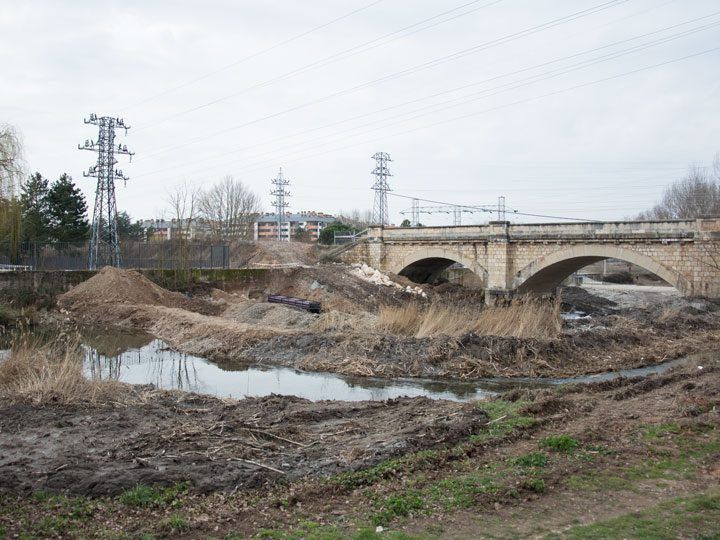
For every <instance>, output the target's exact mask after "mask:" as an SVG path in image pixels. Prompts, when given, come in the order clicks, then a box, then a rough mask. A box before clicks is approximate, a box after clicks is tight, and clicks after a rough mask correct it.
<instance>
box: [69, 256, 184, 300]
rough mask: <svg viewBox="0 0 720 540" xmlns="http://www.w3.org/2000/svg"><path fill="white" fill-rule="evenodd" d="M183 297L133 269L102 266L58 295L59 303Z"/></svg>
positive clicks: (179, 298)
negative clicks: (96, 271) (98, 270)
mask: <svg viewBox="0 0 720 540" xmlns="http://www.w3.org/2000/svg"><path fill="white" fill-rule="evenodd" d="M184 299H185V297H184V296H183V295H182V294H180V293H174V292H170V291H168V290H166V289H163V288H162V287H160V286H159V285H156V284H155V283H153V282H152V281H150V280H149V279H148V278H146V277H145V276H143V275H142V274H140V273H139V272H136V271H135V270H123V269H120V268H113V267H112V266H106V267H105V268H103V269H102V270H100V272H98V273H97V274H95V275H94V276H93V277H91V278H90V279H88V280H87V281H84V282H82V283H80V284H79V285H77V286H76V287H75V288H73V289H72V290H70V291H68V292H67V293H65V294H63V295H62V296H61V297H60V304H61V305H62V306H63V307H72V306H77V305H83V304H84V305H87V304H98V303H108V304H136V305H152V306H168V307H170V306H176V305H179V304H181V303H182V301H183V300H184Z"/></svg>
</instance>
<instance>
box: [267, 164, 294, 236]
mask: <svg viewBox="0 0 720 540" xmlns="http://www.w3.org/2000/svg"><path fill="white" fill-rule="evenodd" d="M270 182H271V183H272V185H273V186H274V187H273V190H272V191H271V192H270V195H273V196H274V197H275V200H274V201H273V206H274V207H275V216H276V217H277V238H278V240H283V233H282V225H283V223H284V222H285V209H286V208H287V207H288V206H290V203H288V202H287V200H286V197H290V192H289V191H287V190H286V189H285V186H289V185H290V180H286V179H285V177H284V176H283V172H282V167H280V171H279V172H278V175H277V177H276V178H273V179H272V180H271V181H270ZM287 240H290V225H289V224H288V234H287Z"/></svg>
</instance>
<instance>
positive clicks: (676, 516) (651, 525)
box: [548, 490, 720, 540]
mask: <svg viewBox="0 0 720 540" xmlns="http://www.w3.org/2000/svg"><path fill="white" fill-rule="evenodd" d="M679 537H682V538H708V539H709V538H720V491H717V490H715V491H712V492H709V493H705V494H702V495H696V496H692V497H684V498H678V499H673V500H670V501H666V502H663V503H660V504H658V505H657V506H655V507H654V508H650V509H647V510H644V511H642V512H633V513H629V514H625V515H622V516H618V517H615V518H612V519H607V520H602V521H598V522H596V523H592V524H590V525H580V526H575V527H572V528H571V529H569V530H567V531H565V532H564V533H562V534H560V535H550V536H548V538H567V539H570V540H572V539H590V540H591V539H606V538H643V539H648V540H649V539H664V538H679Z"/></svg>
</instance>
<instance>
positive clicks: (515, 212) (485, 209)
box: [388, 191, 596, 223]
mask: <svg viewBox="0 0 720 540" xmlns="http://www.w3.org/2000/svg"><path fill="white" fill-rule="evenodd" d="M388 195H390V196H392V197H399V198H402V199H411V200H412V199H414V200H417V201H422V202H429V203H432V204H438V205H442V206H457V207H459V208H469V209H473V210H476V211H479V212H486V213H495V212H497V205H495V206H494V208H490V207H491V206H493V205H470V204H456V203H449V202H446V201H436V200H432V199H423V198H422V197H413V196H412V195H402V194H400V193H395V192H392V191H389V192H388ZM505 211H506V212H507V213H510V214H513V215H516V216H527V217H541V218H548V219H564V220H570V221H585V222H590V223H592V222H593V221H596V220H591V219H583V218H574V217H568V216H550V215H545V214H533V213H528V212H521V211H519V210H515V209H512V208H507V207H506V209H505Z"/></svg>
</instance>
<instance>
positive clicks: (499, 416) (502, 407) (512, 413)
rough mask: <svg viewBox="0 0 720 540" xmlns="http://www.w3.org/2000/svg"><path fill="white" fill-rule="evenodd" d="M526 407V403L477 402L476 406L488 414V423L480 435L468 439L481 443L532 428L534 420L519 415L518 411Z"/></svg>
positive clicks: (502, 401) (500, 400)
mask: <svg viewBox="0 0 720 540" xmlns="http://www.w3.org/2000/svg"><path fill="white" fill-rule="evenodd" d="M526 405H528V402H527V401H504V400H502V399H496V400H493V401H478V402H477V406H478V407H479V408H481V409H482V410H483V411H485V412H486V413H487V414H488V417H489V418H490V420H489V423H488V425H487V426H485V428H484V429H483V431H482V432H481V433H478V434H476V435H473V436H471V437H470V441H471V442H473V443H482V442H486V441H489V440H491V439H501V438H504V437H507V436H508V435H510V434H511V433H513V432H514V431H516V430H517V429H523V428H527V427H530V426H532V425H533V424H534V423H535V422H536V420H535V419H534V418H533V417H532V416H524V415H521V414H519V410H520V409H522V408H523V407H525V406H526Z"/></svg>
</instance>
